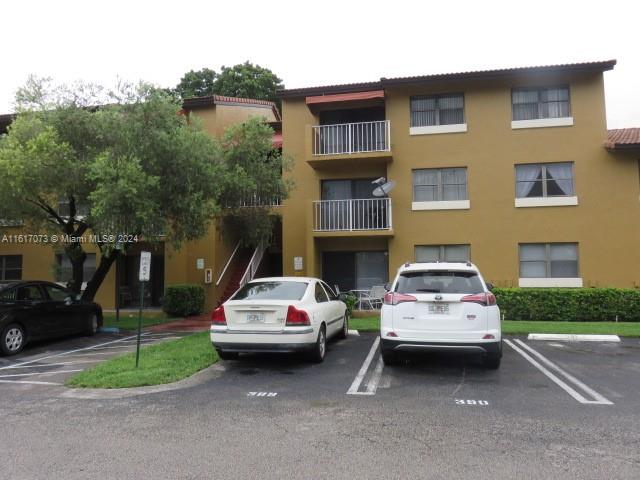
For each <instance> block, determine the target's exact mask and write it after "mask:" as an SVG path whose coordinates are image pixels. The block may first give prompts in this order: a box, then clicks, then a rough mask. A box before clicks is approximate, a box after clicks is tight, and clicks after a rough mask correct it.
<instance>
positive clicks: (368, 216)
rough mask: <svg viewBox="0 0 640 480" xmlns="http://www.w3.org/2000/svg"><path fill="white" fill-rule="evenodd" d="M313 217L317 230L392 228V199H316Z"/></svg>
mask: <svg viewBox="0 0 640 480" xmlns="http://www.w3.org/2000/svg"><path fill="white" fill-rule="evenodd" d="M313 219H314V222H313V229H314V231H316V232H335V231H345V230H346V231H359V230H391V228H392V221H391V199H390V198H363V199H352V200H316V201H314V202H313Z"/></svg>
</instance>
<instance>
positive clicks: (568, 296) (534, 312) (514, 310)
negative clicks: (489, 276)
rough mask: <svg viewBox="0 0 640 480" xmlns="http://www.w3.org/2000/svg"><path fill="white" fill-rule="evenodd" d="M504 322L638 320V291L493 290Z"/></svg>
mask: <svg viewBox="0 0 640 480" xmlns="http://www.w3.org/2000/svg"><path fill="white" fill-rule="evenodd" d="M493 293H494V294H495V295H496V299H497V301H498V306H499V307H500V311H501V313H503V314H504V318H505V319H507V320H550V321H567V322H607V321H612V322H613V321H615V320H616V315H617V317H618V321H620V322H639V321H640V290H635V289H630V288H495V289H494V290H493Z"/></svg>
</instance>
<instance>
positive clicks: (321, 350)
mask: <svg viewBox="0 0 640 480" xmlns="http://www.w3.org/2000/svg"><path fill="white" fill-rule="evenodd" d="M326 350H327V334H326V333H325V328H324V326H322V327H320V331H319V332H318V340H316V344H315V345H314V347H313V350H312V351H311V355H310V356H309V358H310V359H311V361H312V362H315V363H320V362H322V361H323V360H324V355H325V353H326Z"/></svg>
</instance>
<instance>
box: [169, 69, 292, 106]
mask: <svg viewBox="0 0 640 480" xmlns="http://www.w3.org/2000/svg"><path fill="white" fill-rule="evenodd" d="M281 88H284V85H283V83H282V80H281V79H280V78H278V76H277V75H276V74H275V73H273V72H272V71H271V70H269V69H268V68H263V67H261V66H260V65H253V64H252V63H250V62H248V61H247V62H245V63H239V64H238V65H234V66H233V67H225V66H222V67H221V69H220V73H217V72H215V71H214V70H211V69H209V68H203V69H202V70H198V71H194V70H191V71H189V72H187V73H186V74H185V75H184V76H183V77H182V79H181V80H180V83H178V85H177V86H176V88H175V91H176V93H177V94H178V95H179V96H180V97H182V98H189V97H201V96H206V95H227V96H230V97H242V98H255V99H258V100H269V101H272V102H277V100H278V99H277V97H276V91H277V90H278V89H281Z"/></svg>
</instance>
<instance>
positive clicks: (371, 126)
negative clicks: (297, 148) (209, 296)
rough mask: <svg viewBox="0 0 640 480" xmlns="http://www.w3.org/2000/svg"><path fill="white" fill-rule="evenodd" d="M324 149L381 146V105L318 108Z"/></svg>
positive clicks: (358, 149) (342, 150)
mask: <svg viewBox="0 0 640 480" xmlns="http://www.w3.org/2000/svg"><path fill="white" fill-rule="evenodd" d="M319 117H320V118H319V119H320V125H322V126H327V128H324V129H321V130H320V135H321V138H320V144H321V145H322V152H323V153H334V154H338V153H346V152H351V153H356V152H365V151H375V150H384V146H385V145H384V142H385V141H386V137H385V132H384V129H385V127H384V124H383V123H381V122H383V121H384V119H385V110H384V107H366V108H351V109H342V110H326V111H322V112H320V115H319Z"/></svg>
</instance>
